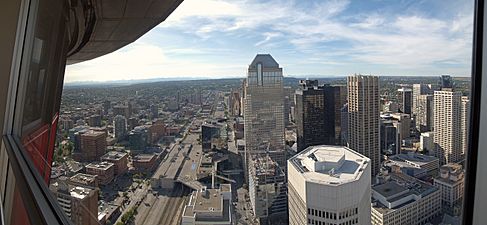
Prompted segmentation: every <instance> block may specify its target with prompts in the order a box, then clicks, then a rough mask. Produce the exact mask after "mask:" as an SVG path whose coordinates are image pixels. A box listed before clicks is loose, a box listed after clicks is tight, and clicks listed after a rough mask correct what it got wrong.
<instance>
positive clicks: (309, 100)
mask: <svg viewBox="0 0 487 225" xmlns="http://www.w3.org/2000/svg"><path fill="white" fill-rule="evenodd" d="M300 86H301V88H300V89H298V90H296V93H295V101H296V106H295V123H296V127H297V129H296V134H297V147H298V148H297V150H298V152H300V151H302V150H304V149H305V148H307V147H309V146H312V145H334V144H335V142H336V140H335V139H336V137H335V131H336V130H335V121H336V120H335V107H336V106H335V93H334V91H333V87H331V86H324V85H321V86H320V85H318V80H301V81H300Z"/></svg>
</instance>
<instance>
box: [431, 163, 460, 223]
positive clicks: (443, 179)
mask: <svg viewBox="0 0 487 225" xmlns="http://www.w3.org/2000/svg"><path fill="white" fill-rule="evenodd" d="M464 182H465V180H464V172H463V169H462V166H461V165H460V164H456V163H449V164H446V165H443V166H442V167H441V168H440V176H439V177H438V178H435V179H434V185H435V187H437V188H439V189H440V191H441V201H442V207H443V211H444V212H445V213H448V214H450V215H453V216H458V215H460V213H461V207H462V200H463V191H464Z"/></svg>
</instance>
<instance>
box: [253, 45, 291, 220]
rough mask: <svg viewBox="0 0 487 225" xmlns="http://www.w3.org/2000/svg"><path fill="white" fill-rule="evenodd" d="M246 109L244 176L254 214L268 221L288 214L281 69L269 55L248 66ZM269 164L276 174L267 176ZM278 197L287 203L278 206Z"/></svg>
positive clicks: (256, 58)
mask: <svg viewBox="0 0 487 225" xmlns="http://www.w3.org/2000/svg"><path fill="white" fill-rule="evenodd" d="M244 107H245V108H244V111H245V112H244V121H245V127H244V136H245V160H244V163H245V166H244V169H245V172H246V174H245V175H246V179H247V182H248V184H249V193H250V201H251V202H252V204H253V209H254V215H255V216H256V217H257V218H259V219H261V220H264V221H265V220H268V219H269V218H272V217H274V216H277V215H280V214H282V213H283V212H284V213H285V212H287V206H286V204H285V202H286V190H285V189H283V188H285V186H286V182H287V181H286V176H285V174H286V173H285V168H286V149H285V142H284V93H283V86H282V68H280V67H279V64H278V63H277V62H276V61H275V60H274V59H273V58H272V56H271V55H269V54H258V55H257V56H256V57H255V58H254V60H253V61H252V63H251V64H250V65H249V69H248V76H247V81H246V83H245V106H244ZM263 158H265V159H266V160H264V161H265V162H266V163H264V164H262V163H261V162H262V160H260V159H263ZM270 164H272V168H273V170H272V171H273V172H271V173H267V172H266V171H264V170H267V169H268V167H267V166H269V165H270ZM262 165H263V166H262ZM277 171H282V172H281V173H280V174H282V176H278V175H276V172H277ZM280 193H282V194H280ZM263 196H265V198H264V199H263ZM276 198H277V200H278V199H281V200H283V201H284V204H279V207H278V206H276V204H277V203H278V202H279V201H276Z"/></svg>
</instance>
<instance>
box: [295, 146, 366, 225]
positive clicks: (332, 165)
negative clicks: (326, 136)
mask: <svg viewBox="0 0 487 225" xmlns="http://www.w3.org/2000/svg"><path fill="white" fill-rule="evenodd" d="M369 162H370V160H369V159H368V158H367V157H365V156H363V155H361V154H359V153H357V152H355V151H352V150H351V149H349V148H347V147H342V146H326V145H321V146H311V147H308V148H306V149H305V150H303V151H302V152H301V153H299V154H297V155H295V156H293V157H292V158H291V159H289V161H288V179H289V185H288V189H289V197H288V199H289V200H288V202H289V203H288V205H289V206H288V207H289V224H290V225H301V224H362V225H367V224H370V214H371V207H370V200H371V199H370V193H371V186H370V182H371V175H370V163H369Z"/></svg>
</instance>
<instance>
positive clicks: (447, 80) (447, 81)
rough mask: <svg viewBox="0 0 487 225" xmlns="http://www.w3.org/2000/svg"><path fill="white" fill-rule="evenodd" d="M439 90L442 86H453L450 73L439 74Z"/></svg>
mask: <svg viewBox="0 0 487 225" xmlns="http://www.w3.org/2000/svg"><path fill="white" fill-rule="evenodd" d="M440 85H441V90H443V89H444V88H453V80H452V78H451V76H450V75H441V82H440Z"/></svg>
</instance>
